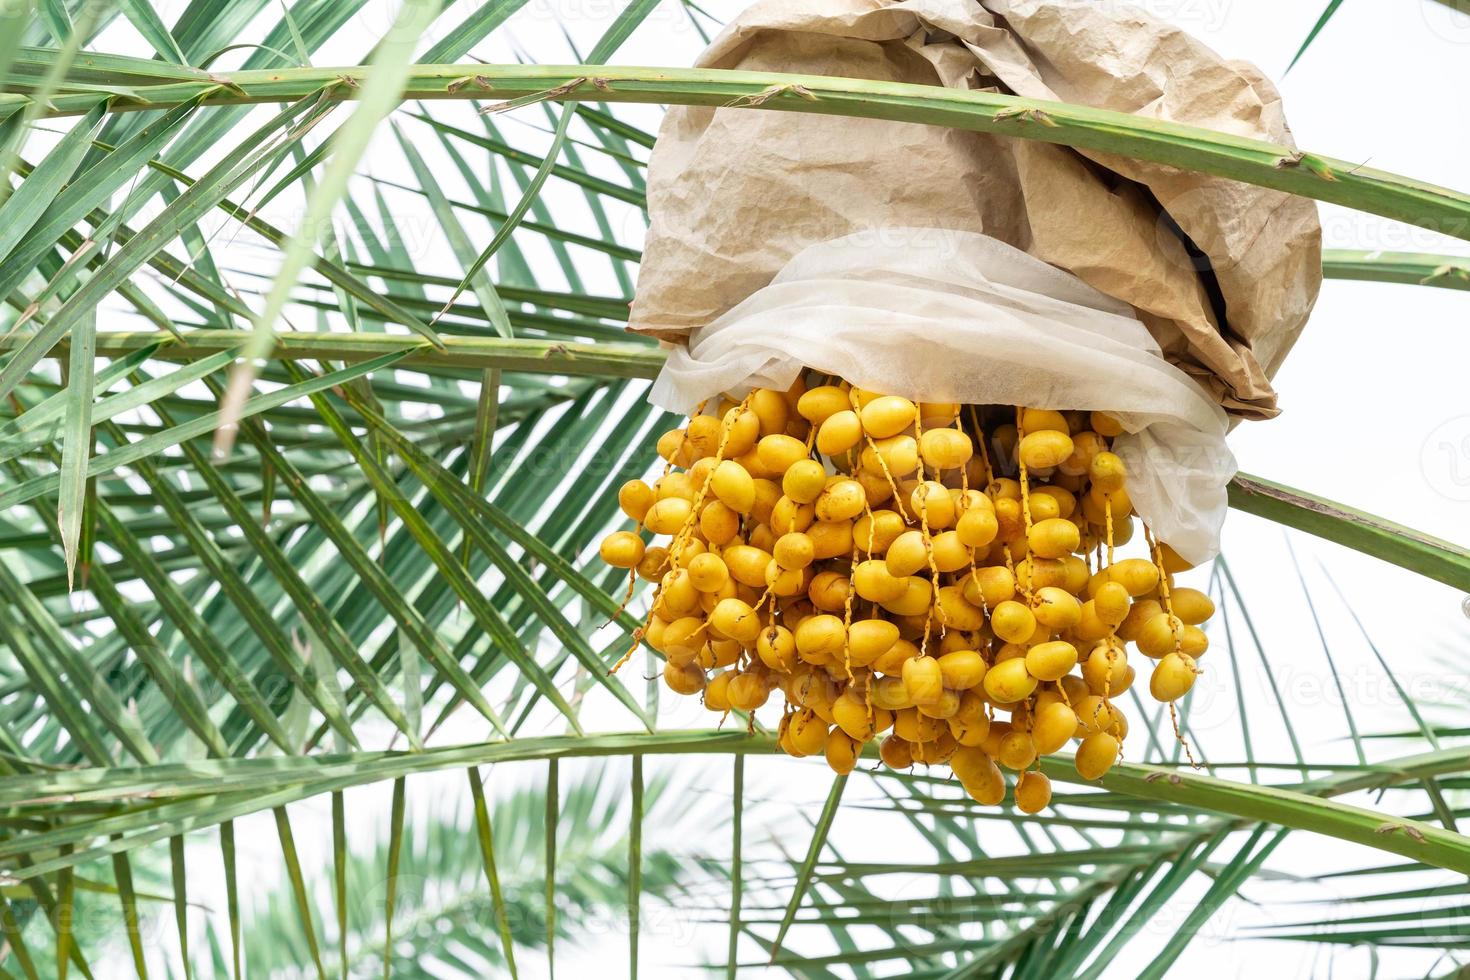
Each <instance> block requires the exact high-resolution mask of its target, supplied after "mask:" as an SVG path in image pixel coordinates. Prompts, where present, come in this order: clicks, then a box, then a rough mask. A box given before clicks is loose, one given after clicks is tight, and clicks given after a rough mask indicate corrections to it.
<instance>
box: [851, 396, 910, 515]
mask: <svg viewBox="0 0 1470 980" xmlns="http://www.w3.org/2000/svg"><path fill="white" fill-rule="evenodd" d="M847 397H848V400H849V401H850V402H851V404H852V410H853V411H854V412H857V411H858V397H857V390H856V389H854V388H849V389H848V390H847ZM863 439H864V440H865V441H866V442H867V444H868V448H870V449H872V450H873V458H874V459H876V460H878V468H879V469H881V470H882V471H883V478H884V479H885V480H887V481H888V488H889V489H890V490H892V491H893V506H895V507H897V508H898V516H899V517H902V518H903V519H904V523H908V519H909V515H908V512H907V511H905V510H904V509H903V497H902V495H901V494H900V493H899V492H898V483H897V482H896V481H895V480H894V479H893V474H892V473H891V472H889V469H888V463H887V462H886V461H885V460H884V459H883V454H882V453H880V452H878V444H877V443H875V442H874V441H873V437H872V436H870V435H868V433H867V430H863ZM863 499H865V500H866V499H867V497H866V494H865V495H864V498H863Z"/></svg>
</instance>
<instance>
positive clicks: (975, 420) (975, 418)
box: [966, 405, 995, 486]
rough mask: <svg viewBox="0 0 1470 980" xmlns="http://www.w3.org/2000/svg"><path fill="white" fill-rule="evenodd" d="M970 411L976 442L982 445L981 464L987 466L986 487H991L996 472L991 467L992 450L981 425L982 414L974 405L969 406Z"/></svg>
mask: <svg viewBox="0 0 1470 980" xmlns="http://www.w3.org/2000/svg"><path fill="white" fill-rule="evenodd" d="M966 407H967V408H969V410H970V424H971V425H973V426H974V427H975V442H977V443H978V444H979V445H980V462H982V463H984V464H985V485H986V486H989V485H990V484H991V483H992V482H994V480H995V470H994V469H993V468H992V467H991V465H990V450H989V449H988V448H987V447H986V445H985V430H984V429H983V428H982V427H981V425H980V412H979V410H978V409H976V408H975V406H974V405H967V406H966Z"/></svg>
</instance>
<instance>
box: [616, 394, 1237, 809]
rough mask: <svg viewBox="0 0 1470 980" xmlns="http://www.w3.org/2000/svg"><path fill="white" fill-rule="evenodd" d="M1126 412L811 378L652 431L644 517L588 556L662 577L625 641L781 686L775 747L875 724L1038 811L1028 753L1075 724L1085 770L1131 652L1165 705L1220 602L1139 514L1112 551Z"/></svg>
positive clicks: (978, 785)
mask: <svg viewBox="0 0 1470 980" xmlns="http://www.w3.org/2000/svg"><path fill="white" fill-rule="evenodd" d="M1121 431H1122V430H1121V428H1120V426H1119V424H1118V422H1117V421H1116V420H1115V419H1113V418H1112V417H1110V416H1108V415H1105V414H1102V413H1099V412H1091V413H1088V412H1075V411H1052V410H1049V409H1036V408H1024V407H1013V406H994V405H990V406H969V405H958V404H950V403H930V402H915V401H912V400H910V399H908V398H904V397H901V396H897V395H883V394H879V393H877V392H872V391H866V390H863V389H859V388H856V387H853V386H851V385H849V384H847V383H845V382H841V381H837V380H834V379H830V378H826V377H823V376H817V375H812V374H808V375H807V376H804V377H802V378H800V379H798V381H797V382H796V384H795V385H794V386H793V387H792V389H791V390H790V391H784V392H783V391H772V390H768V389H756V390H754V391H752V392H751V393H750V394H749V395H748V396H746V397H745V398H743V399H742V400H740V401H739V402H738V403H737V402H734V401H731V400H725V401H723V402H722V403H721V404H719V405H718V406H709V405H707V406H705V407H704V408H703V409H702V410H701V411H700V412H699V413H698V414H696V415H694V416H693V417H691V418H690V419H689V422H688V424H687V425H686V426H685V427H683V428H682V429H674V430H671V431H669V432H666V433H664V435H663V436H662V437H661V438H660V439H659V443H658V450H659V455H660V456H662V457H663V458H664V460H665V461H666V463H667V465H666V467H665V471H664V474H663V476H662V477H661V478H660V479H658V480H657V481H655V482H654V483H653V485H652V486H649V485H648V484H647V483H645V482H644V481H641V480H633V481H631V482H629V483H627V484H625V485H624V486H623V487H622V488H621V490H620V491H619V495H618V499H619V503H620V505H621V507H622V510H623V511H624V512H625V513H626V514H627V516H628V517H629V518H630V519H631V520H632V521H634V522H635V523H636V524H637V525H638V527H637V528H636V529H635V530H624V531H617V532H614V533H613V534H611V535H609V536H608V537H607V538H606V539H604V541H603V542H602V546H601V554H602V558H603V560H605V561H606V562H608V563H609V564H612V565H615V566H617V567H620V568H627V569H630V570H631V571H630V583H629V584H630V590H631V588H632V585H633V581H634V576H635V575H636V576H638V577H642V578H644V579H646V580H648V581H650V582H654V583H656V585H657V588H656V590H655V592H654V594H653V601H652V605H651V609H650V611H649V615H648V619H647V621H646V623H645V625H644V627H643V629H642V630H641V631H640V634H639V637H638V639H641V640H646V641H647V642H648V644H649V645H651V646H652V647H653V648H654V649H656V650H658V651H659V652H660V653H662V654H663V656H664V658H665V666H664V680H665V682H666V683H667V684H668V686H669V687H670V688H671V689H673V690H674V691H676V692H678V693H680V694H685V695H699V694H702V695H703V698H704V704H705V706H706V707H708V708H709V709H711V710H713V711H717V712H727V711H731V710H736V711H741V712H754V711H756V710H757V709H759V708H761V707H762V706H763V705H765V704H766V703H767V701H768V700H769V699H770V698H771V696H772V694H773V693H775V692H776V691H777V690H779V691H780V692H781V696H782V701H783V709H784V710H783V715H782V718H781V722H780V728H779V744H780V746H781V748H782V749H783V750H784V751H786V752H787V753H789V754H791V755H793V756H807V755H819V754H820V755H823V756H825V758H826V760H827V762H828V764H829V765H831V767H832V768H833V769H834V770H836V771H837V772H839V773H846V772H850V771H851V770H852V769H853V768H854V766H855V765H856V763H857V760H858V758H859V756H860V754H861V753H862V751H863V747H864V745H865V744H866V743H867V742H869V741H870V740H872V739H875V738H881V742H880V744H879V755H880V757H881V759H882V761H883V762H884V763H885V764H887V765H889V766H892V767H894V768H907V767H909V766H911V765H913V764H914V763H924V764H927V765H936V764H939V763H947V764H948V765H949V766H950V767H951V769H952V770H953V771H954V773H955V775H956V776H957V777H958V778H959V780H960V782H961V783H962V784H963V785H964V787H965V789H966V791H967V792H968V793H969V794H970V795H971V796H972V797H974V799H976V800H977V801H979V802H981V803H986V804H996V803H999V802H1001V800H1002V799H1004V797H1005V794H1006V778H1005V775H1004V770H1011V771H1013V772H1015V773H1017V774H1018V775H1017V777H1016V781H1015V790H1014V800H1015V804H1016V806H1017V807H1018V808H1019V809H1021V810H1023V811H1025V812H1028V813H1031V812H1036V811H1038V810H1040V809H1042V808H1043V807H1045V806H1046V805H1047V804H1048V803H1049V802H1050V800H1051V783H1050V781H1049V780H1048V778H1047V777H1046V776H1045V775H1044V774H1043V773H1042V772H1041V771H1040V767H1039V760H1040V758H1041V757H1042V756H1046V755H1050V754H1052V753H1055V752H1058V751H1059V750H1061V749H1062V748H1063V747H1064V746H1066V745H1067V743H1068V742H1071V741H1074V740H1075V741H1076V742H1077V743H1078V744H1077V746H1076V749H1075V765H1076V768H1077V771H1078V772H1079V773H1080V774H1081V775H1082V776H1083V777H1084V778H1086V779H1096V778H1099V777H1101V776H1102V775H1103V774H1105V773H1106V772H1107V771H1108V770H1109V769H1110V768H1111V767H1112V766H1113V764H1114V762H1116V761H1117V759H1118V757H1119V754H1120V752H1121V750H1122V746H1123V742H1124V740H1125V739H1126V737H1127V734H1128V719H1127V718H1126V716H1125V715H1124V713H1123V711H1122V710H1121V709H1120V708H1119V706H1118V698H1119V696H1120V695H1122V694H1124V693H1125V692H1126V691H1128V689H1129V688H1130V687H1131V686H1132V685H1133V683H1134V681H1135V678H1136V668H1135V664H1148V666H1149V668H1150V676H1149V680H1148V688H1149V692H1150V693H1151V694H1152V696H1153V697H1154V698H1156V699H1157V700H1159V701H1163V702H1169V703H1170V705H1171V717H1172V715H1173V706H1172V702H1174V701H1176V700H1177V699H1179V698H1180V697H1183V696H1184V694H1186V693H1187V692H1188V691H1189V690H1190V688H1191V686H1192V685H1193V684H1194V680H1195V677H1196V675H1197V674H1198V673H1199V668H1198V667H1197V666H1196V658H1198V657H1199V656H1200V655H1201V654H1202V653H1204V651H1205V648H1206V646H1207V645H1208V640H1207V639H1206V637H1205V634H1204V632H1203V631H1202V630H1201V629H1200V624H1202V623H1203V622H1204V621H1205V620H1206V619H1208V618H1209V617H1210V616H1211V615H1212V614H1213V612H1214V604H1213V603H1212V602H1211V600H1210V599H1209V597H1208V596H1206V595H1205V594H1204V593H1202V592H1199V591H1197V590H1195V589H1187V588H1174V587H1173V582H1172V574H1173V573H1174V572H1176V571H1182V570H1184V569H1186V568H1188V565H1186V564H1185V563H1184V562H1182V561H1181V560H1180V559H1179V557H1178V556H1177V555H1176V554H1174V553H1173V551H1172V550H1171V549H1170V548H1169V547H1168V546H1167V545H1166V544H1160V543H1158V542H1156V541H1154V539H1153V537H1152V535H1151V534H1149V533H1148V531H1147V529H1146V528H1145V529H1143V537H1144V538H1145V539H1146V547H1145V548H1143V549H1140V550H1143V551H1144V552H1145V556H1144V557H1131V558H1120V559H1117V560H1115V559H1114V549H1115V547H1116V548H1122V547H1124V546H1125V545H1127V544H1128V543H1129V542H1130V540H1131V539H1133V538H1134V537H1135V530H1136V528H1137V527H1138V525H1137V524H1136V522H1135V521H1134V518H1133V508H1132V504H1131V502H1130V501H1129V498H1128V490H1127V473H1126V471H1125V467H1124V465H1123V461H1122V460H1121V459H1120V458H1119V457H1118V456H1117V455H1115V454H1114V453H1113V452H1112V451H1111V448H1110V447H1111V440H1112V438H1113V437H1114V436H1117V435H1118V434H1119V433H1120V432H1121ZM640 531H641V532H647V533H651V534H652V535H656V536H661V537H666V538H667V543H664V544H658V545H652V546H650V545H647V544H645V540H644V535H643V534H640V533H639V532H640ZM630 594H631V593H630ZM1132 650H1136V651H1137V652H1138V653H1139V654H1141V655H1142V657H1143V658H1145V659H1143V660H1139V659H1138V658H1132V659H1131V660H1130V652H1131V651H1132ZM1176 734H1177V725H1176Z"/></svg>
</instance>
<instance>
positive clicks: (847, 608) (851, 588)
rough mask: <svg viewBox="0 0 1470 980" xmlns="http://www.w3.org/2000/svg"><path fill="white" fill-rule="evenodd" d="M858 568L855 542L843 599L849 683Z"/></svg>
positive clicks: (845, 666)
mask: <svg viewBox="0 0 1470 980" xmlns="http://www.w3.org/2000/svg"><path fill="white" fill-rule="evenodd" d="M867 506H868V504H867V498H866V497H864V498H863V507H864V509H866V508H867ZM869 513H870V514H871V513H872V512H871V511H869ZM872 524H873V522H872V520H871V519H870V520H869V521H868V525H869V527H871V526H872ZM871 544H872V537H871V535H870V536H869V546H870V547H871ZM857 566H858V543H857V541H853V543H852V564H851V567H850V568H849V569H848V573H847V595H846V596H844V597H843V599H842V669H843V670H845V671H847V680H848V682H849V683H850V682H851V681H852V637H851V635H850V631H851V629H852V597H853V595H854V593H856V592H857V585H856V584H855V583H854V582H853V580H852V575H853V572H854V571H856V570H857Z"/></svg>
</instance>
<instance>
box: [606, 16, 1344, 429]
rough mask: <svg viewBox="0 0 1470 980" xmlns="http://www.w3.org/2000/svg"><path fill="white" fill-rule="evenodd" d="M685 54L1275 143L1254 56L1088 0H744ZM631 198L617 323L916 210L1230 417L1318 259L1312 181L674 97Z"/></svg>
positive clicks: (1297, 316)
mask: <svg viewBox="0 0 1470 980" xmlns="http://www.w3.org/2000/svg"><path fill="white" fill-rule="evenodd" d="M698 66H699V67H703V68H738V69H745V70H752V71H779V72H795V73H802V74H819V75H833V76H849V77H857V78H868V79H877V80H887V81H898V82H912V83H919V84H927V85H944V86H947V87H950V88H966V89H994V90H998V91H1002V92H1010V93H1014V94H1017V95H1021V96H1026V97H1030V98H1039V99H1054V100H1059V101H1064V102H1073V103H1078V104H1084V105H1089V106H1094V107H1098V108H1104V109H1111V110H1116V111H1120V112H1127V113H1132V114H1134V115H1138V116H1142V117H1147V118H1152V119H1166V120H1172V121H1175V122H1180V123H1186V124H1190V125H1194V126H1200V127H1204V128H1208V129H1214V130H1219V131H1222V132H1227V133H1232V134H1235V135H1239V136H1245V137H1251V138H1256V139H1262V140H1267V141H1270V142H1274V143H1279V144H1282V145H1286V146H1291V145H1292V140H1291V133H1290V130H1289V129H1288V128H1287V125H1286V120H1285V117H1284V115H1283V113H1282V108H1281V101H1280V96H1279V95H1278V93H1277V92H1276V90H1275V88H1274V87H1273V86H1272V85H1271V83H1270V82H1269V81H1268V80H1267V79H1266V78H1265V77H1264V76H1263V75H1262V74H1261V73H1260V72H1259V71H1258V70H1257V69H1255V68H1254V67H1252V66H1250V65H1248V64H1245V63H1242V62H1236V61H1226V60H1224V59H1222V58H1220V57H1219V56H1218V55H1216V54H1215V53H1214V52H1212V51H1211V50H1209V49H1208V48H1207V47H1205V46H1204V45H1203V44H1201V43H1200V42H1199V41H1197V40H1195V39H1194V38H1192V37H1190V36H1189V35H1188V34H1186V33H1185V32H1183V31H1181V30H1179V29H1177V28H1175V27H1172V26H1170V25H1167V24H1164V23H1162V22H1160V21H1158V20H1155V19H1154V18H1152V17H1150V16H1148V15H1147V14H1146V13H1144V12H1142V11H1139V10H1134V9H1130V8H1128V7H1125V6H1122V5H1119V4H1114V3H1107V4H1098V3H1095V2H1092V0H896V2H895V0H761V2H758V3H756V4H755V5H753V6H752V7H750V8H749V9H748V10H746V11H745V12H744V13H743V14H741V15H740V17H738V18H737V19H736V20H735V21H734V22H733V23H731V24H730V25H729V26H728V27H727V28H726V30H725V31H724V32H723V33H721V35H720V36H719V37H718V38H716V39H715V41H714V42H713V43H712V44H711V45H710V47H709V48H708V49H707V50H706V51H705V52H704V54H703V55H702V56H701V57H700V59H699V61H698ZM648 207H649V216H650V219H651V224H650V229H649V235H648V239H647V243H646V246H645V250H644V259H643V264H642V267H641V269H640V273H639V282H638V291H637V297H636V299H635V302H634V304H633V309H632V315H631V320H630V329H632V330H634V331H636V332H639V333H644V334H650V335H653V336H656V337H659V338H661V339H664V340H669V341H673V342H679V341H680V340H681V338H683V337H685V336H687V334H688V332H689V331H690V330H691V329H693V328H695V327H699V326H702V325H704V324H707V323H710V322H711V321H713V320H715V319H717V318H718V317H719V316H721V315H722V314H723V313H725V312H727V311H728V310H730V309H731V308H733V307H734V306H736V305H737V304H738V303H740V302H741V301H742V300H744V299H745V298H746V297H747V296H749V295H750V294H751V293H753V292H755V291H756V290H758V289H760V288H761V287H763V286H765V285H766V284H768V283H769V282H770V281H771V279H772V278H773V277H774V276H775V274H776V273H777V271H778V270H780V269H781V268H782V267H783V266H784V265H785V264H786V263H787V262H788V261H789V260H790V259H791V258H792V257H793V256H795V255H796V254H797V253H798V252H800V251H801V250H802V249H804V248H806V247H807V246H809V245H811V244H814V243H817V242H822V241H829V240H832V239H837V238H842V237H846V236H850V235H854V234H858V235H868V236H872V239H873V241H875V242H881V243H883V244H885V245H891V244H893V243H892V242H891V241H889V239H888V238H886V237H885V236H891V235H893V234H905V235H912V234H915V233H916V230H918V231H919V233H922V234H925V235H931V236H935V237H934V238H933V239H932V240H930V241H927V242H926V243H925V244H926V247H933V246H934V245H936V243H937V244H938V246H939V248H940V251H941V253H942V249H943V243H944V236H945V235H946V234H947V233H954V232H969V233H974V232H979V233H983V234H986V235H990V236H992V237H995V238H998V239H1000V240H1001V241H1004V242H1007V243H1009V244H1011V245H1013V246H1015V247H1017V248H1020V249H1022V250H1024V251H1026V252H1028V253H1030V254H1031V255H1033V256H1036V257H1037V258H1039V259H1042V260H1043V261H1046V262H1049V263H1051V264H1052V265H1055V266H1058V267H1059V268H1062V269H1065V270H1068V271H1070V272H1072V273H1074V274H1075V275H1077V276H1078V277H1080V278H1081V279H1082V280H1083V281H1084V282H1086V283H1088V284H1089V285H1091V286H1093V287H1094V288H1096V289H1098V290H1099V291H1101V292H1103V293H1105V294H1107V295H1109V296H1112V297H1115V298H1117V299H1119V300H1122V301H1124V302H1126V303H1128V304H1129V305H1131V306H1132V307H1133V308H1134V309H1135V310H1136V311H1137V313H1138V316H1139V318H1140V319H1141V320H1142V321H1143V322H1144V323H1145V325H1146V326H1147V327H1148V330H1149V332H1150V333H1151V334H1152V335H1153V337H1154V339H1155V340H1156V341H1157V342H1158V344H1159V346H1160V348H1161V349H1162V351H1163V354H1164V356H1165V358H1166V359H1167V360H1169V361H1170V363H1172V364H1175V365H1176V366H1178V367H1179V368H1180V369H1182V370H1183V371H1185V372H1186V373H1187V374H1189V375H1191V376H1192V377H1194V378H1195V379H1196V380H1197V381H1199V382H1200V383H1201V384H1202V385H1204V386H1205V388H1206V390H1207V391H1209V393H1210V394H1211V396H1212V397H1214V398H1215V399H1216V400H1217V401H1218V402H1219V404H1220V405H1222V406H1223V407H1224V408H1225V409H1226V410H1227V411H1228V412H1229V413H1231V415H1233V416H1235V417H1238V418H1266V417H1270V416H1273V415H1275V414H1277V412H1278V408H1277V403H1276V393H1275V391H1274V390H1273V388H1272V386H1271V383H1270V380H1269V379H1270V377H1271V376H1272V375H1273V374H1274V373H1275V371H1276V369H1277V368H1278V367H1279V366H1280V364H1281V362H1282V359H1283V358H1284V357H1285V355H1286V353H1287V352H1288V351H1289V350H1290V348H1291V346H1292V344H1293V343H1294V342H1295V340H1296V337H1297V335H1298V334H1299V333H1300V331H1301V329H1302V327H1303V325H1304V324H1305V322H1306V319H1307V315H1308V313H1309V312H1310V310H1311V308H1312V305H1313V303H1314V302H1315V300H1316V295H1317V291H1318V288H1319V286H1320V282H1321V228H1320V224H1319V222H1318V218H1317V210H1316V206H1315V204H1314V202H1312V201H1309V200H1305V199H1302V198H1297V197H1293V196H1291V195H1288V194H1284V193H1281V192H1279V191H1273V190H1268V189H1265V188H1260V187H1255V186H1252V185H1249V184H1243V183H1239V182H1236V181H1231V180H1227V179H1224V178H1219V177H1212V176H1208V175H1204V174H1198V173H1194V172H1190V171H1184V170H1180V169H1178V168H1175V167H1169V166H1164V165H1161V164H1155V163H1147V162H1141V161H1136V160H1129V159H1125V158H1121V157H1117V156H1113V155H1110V154H1102V153H1092V152H1081V151H1077V150H1073V149H1070V148H1068V147H1062V146H1055V145H1051V144H1047V143H1041V142H1037V141H1032V140H1025V139H1013V138H1007V137H1001V136H994V135H989V134H984V133H969V132H961V131H957V130H952V129H946V128H943V127H934V126H925V125H917V124H913V123H899V122H889V121H883V120H868V119H853V118H848V117H842V116H829V115H821V114H809V113H801V114H796V113H786V112H773V111H766V110H762V109H758V108H735V107H727V108H710V107H702V106H674V107H671V109H670V110H669V112H668V114H667V116H666V118H665V120H664V123H663V126H662V128H661V130H660V133H659V139H658V143H657V146H656V147H655V150H654V153H653V157H652V160H651V164H650V168H649V174H648ZM895 229H897V230H898V231H895ZM1222 314H1223V322H1222ZM1120 383H1126V379H1120Z"/></svg>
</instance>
